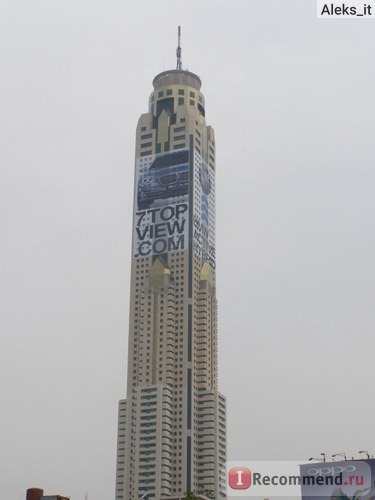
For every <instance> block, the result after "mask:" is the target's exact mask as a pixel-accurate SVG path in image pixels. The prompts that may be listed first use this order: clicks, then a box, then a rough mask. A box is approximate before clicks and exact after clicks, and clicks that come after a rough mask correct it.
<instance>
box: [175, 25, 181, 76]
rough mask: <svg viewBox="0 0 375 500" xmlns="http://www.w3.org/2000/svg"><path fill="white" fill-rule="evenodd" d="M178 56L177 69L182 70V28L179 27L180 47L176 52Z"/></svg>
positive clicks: (178, 46)
mask: <svg viewBox="0 0 375 500" xmlns="http://www.w3.org/2000/svg"><path fill="white" fill-rule="evenodd" d="M176 55H177V66H176V68H177V69H179V70H180V69H182V59H181V26H179V27H178V45H177V50H176Z"/></svg>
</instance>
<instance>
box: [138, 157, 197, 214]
mask: <svg viewBox="0 0 375 500" xmlns="http://www.w3.org/2000/svg"><path fill="white" fill-rule="evenodd" d="M188 193H189V151H188V150H186V149H184V150H181V151H173V152H172V153H165V154H160V155H157V156H156V157H155V159H154V161H153V162H152V163H151V165H150V167H149V168H148V169H147V171H146V172H143V173H142V174H141V175H140V176H139V178H138V185H137V203H138V210H145V209H147V208H151V207H153V206H154V204H155V202H157V201H158V200H165V199H168V200H170V202H172V200H173V199H174V198H176V197H177V196H184V195H188Z"/></svg>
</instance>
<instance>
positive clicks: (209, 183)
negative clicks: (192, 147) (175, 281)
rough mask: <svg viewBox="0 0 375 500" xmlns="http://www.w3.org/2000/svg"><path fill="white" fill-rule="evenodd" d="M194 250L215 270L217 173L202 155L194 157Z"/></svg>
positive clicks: (196, 154) (196, 153)
mask: <svg viewBox="0 0 375 500" xmlns="http://www.w3.org/2000/svg"><path fill="white" fill-rule="evenodd" d="M193 212H194V213H193V245H194V247H193V249H194V252H196V253H197V254H198V255H199V257H200V258H201V260H202V262H208V263H209V264H210V266H211V267H212V268H213V269H215V266H216V262H215V260H216V259H215V173H214V170H213V169H212V168H211V167H209V166H207V164H206V162H205V161H204V160H203V159H202V157H201V156H200V154H199V153H198V152H197V151H195V156H194V210H193Z"/></svg>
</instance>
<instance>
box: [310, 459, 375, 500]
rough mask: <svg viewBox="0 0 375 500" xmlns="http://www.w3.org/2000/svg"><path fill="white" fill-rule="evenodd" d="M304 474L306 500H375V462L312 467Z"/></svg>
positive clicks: (328, 463)
mask: <svg viewBox="0 0 375 500" xmlns="http://www.w3.org/2000/svg"><path fill="white" fill-rule="evenodd" d="M300 470H301V477H303V482H302V483H301V494H302V499H303V500H318V499H319V500H359V499H361V500H373V499H374V498H375V459H368V460H345V461H340V462H319V463H309V464H305V465H301V466H300Z"/></svg>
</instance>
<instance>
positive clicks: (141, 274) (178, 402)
mask: <svg viewBox="0 0 375 500" xmlns="http://www.w3.org/2000/svg"><path fill="white" fill-rule="evenodd" d="M177 68H178V69H176V70H170V71H164V72H163V73H160V74H159V75H157V76H156V77H155V79H154V81H153V87H154V90H153V92H152V93H151V96H150V99H149V106H148V112H147V113H145V114H143V115H141V117H140V119H139V121H138V126H137V132H136V154H135V181H134V212H133V214H134V219H133V242H132V270H131V297H130V322H129V349H128V379H127V380H128V382H127V398H126V399H125V400H121V401H120V403H119V425H118V449H117V478H116V500H125V499H126V500H138V499H140V498H142V497H143V498H145V499H147V500H151V499H157V500H162V499H163V500H164V499H168V498H169V499H179V498H184V497H185V494H186V492H188V491H192V492H194V493H195V494H196V495H197V496H198V495H199V497H200V498H215V499H222V498H226V496H225V487H226V486H225V462H226V401H225V398H224V396H222V395H221V394H220V393H219V392H218V366H217V365H218V359H217V356H218V346H217V303H216V278H215V275H216V263H215V138H214V131H213V129H212V127H210V126H207V125H206V121H205V101H204V97H203V95H202V93H201V91H200V88H201V81H200V79H199V77H198V76H197V75H195V74H193V73H191V72H189V71H184V70H182V69H181V66H180V65H179V64H178V65H177Z"/></svg>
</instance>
